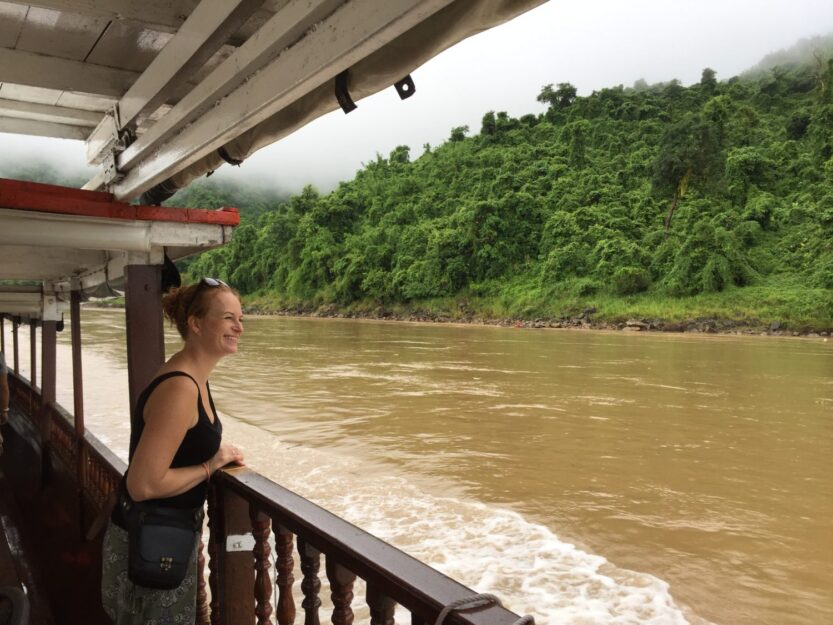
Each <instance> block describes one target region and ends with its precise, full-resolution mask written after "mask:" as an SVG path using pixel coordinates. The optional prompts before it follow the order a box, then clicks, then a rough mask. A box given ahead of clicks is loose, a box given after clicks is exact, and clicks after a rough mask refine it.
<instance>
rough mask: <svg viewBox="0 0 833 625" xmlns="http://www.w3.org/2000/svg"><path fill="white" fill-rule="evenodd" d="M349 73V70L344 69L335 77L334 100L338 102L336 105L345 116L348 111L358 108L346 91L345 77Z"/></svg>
mask: <svg viewBox="0 0 833 625" xmlns="http://www.w3.org/2000/svg"><path fill="white" fill-rule="evenodd" d="M349 71H350V70H349V69H345V70H344V71H343V72H341V73H340V74H339V75H338V76H336V88H335V93H336V100H338V104H339V106H340V107H341V110H342V111H344V113H345V114H347V113H349V112H350V111H355V110H356V108H358V107H357V106H356V103H355V102H353V98H351V97H350V92H349V91H347V77H348V72H349Z"/></svg>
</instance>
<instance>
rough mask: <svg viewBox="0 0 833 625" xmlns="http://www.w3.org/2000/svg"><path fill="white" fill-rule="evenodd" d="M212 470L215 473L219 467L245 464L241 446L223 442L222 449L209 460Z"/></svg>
mask: <svg viewBox="0 0 833 625" xmlns="http://www.w3.org/2000/svg"><path fill="white" fill-rule="evenodd" d="M208 464H209V467H210V469H211V472H212V473H214V471H216V470H217V469H221V468H223V467H224V466H226V465H228V464H234V465H237V466H243V465H244V464H245V463H244V462H243V452H242V451H240V448H239V447H237V446H236V445H233V444H231V443H223V444H222V445H220V449H218V450H217V453H216V454H214V457H213V458H212V459H211V460H210V461H209V463H208Z"/></svg>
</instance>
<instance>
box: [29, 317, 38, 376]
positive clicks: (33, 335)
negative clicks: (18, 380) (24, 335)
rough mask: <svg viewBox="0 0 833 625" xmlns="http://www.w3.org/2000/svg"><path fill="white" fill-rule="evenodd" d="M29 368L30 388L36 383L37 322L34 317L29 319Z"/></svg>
mask: <svg viewBox="0 0 833 625" xmlns="http://www.w3.org/2000/svg"><path fill="white" fill-rule="evenodd" d="M29 365H30V366H29V369H30V370H31V372H32V375H31V376H29V380H31V382H32V388H35V387H36V386H37V383H38V322H37V320H36V319H29Z"/></svg>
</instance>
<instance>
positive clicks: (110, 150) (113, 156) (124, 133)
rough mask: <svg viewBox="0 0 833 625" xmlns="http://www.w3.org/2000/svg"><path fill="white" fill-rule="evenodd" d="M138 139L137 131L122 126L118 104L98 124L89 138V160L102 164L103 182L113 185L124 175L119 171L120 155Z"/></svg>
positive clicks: (89, 161)
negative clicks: (118, 161)
mask: <svg viewBox="0 0 833 625" xmlns="http://www.w3.org/2000/svg"><path fill="white" fill-rule="evenodd" d="M135 139H136V133H135V132H134V131H133V130H132V129H130V128H122V127H121V122H120V120H119V108H118V104H115V105H113V108H112V109H111V110H110V111H108V112H107V114H106V115H104V117H103V118H102V120H101V121H100V122H99V124H98V126H96V128H95V130H93V131H92V132H91V133H90V136H89V137H88V138H87V142H86V143H87V162H88V163H90V164H92V165H101V166H102V171H101V182H102V184H103V185H105V186H107V185H111V184H115V183H117V182H119V181H120V180H122V178H124V175H123V174H122V173H121V172H119V170H118V165H117V160H118V155H119V154H121V153H122V152H124V150H125V149H127V146H129V145H130V144H131V143H133V141H135Z"/></svg>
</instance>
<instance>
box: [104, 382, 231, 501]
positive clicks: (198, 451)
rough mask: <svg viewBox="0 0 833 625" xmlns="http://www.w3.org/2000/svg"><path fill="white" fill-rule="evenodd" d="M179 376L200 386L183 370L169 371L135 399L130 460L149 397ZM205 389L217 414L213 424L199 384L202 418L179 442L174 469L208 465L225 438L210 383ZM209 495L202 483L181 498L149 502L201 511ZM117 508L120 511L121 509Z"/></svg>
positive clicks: (198, 408) (199, 408)
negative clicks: (206, 409) (161, 385)
mask: <svg viewBox="0 0 833 625" xmlns="http://www.w3.org/2000/svg"><path fill="white" fill-rule="evenodd" d="M178 375H184V376H185V377H188V378H191V380H193V382H194V384H197V381H196V380H194V378H192V377H191V376H190V375H188V374H187V373H185V372H184V371H169V372H168V373H163V374H162V375H160V376H159V377H157V378H155V379H154V380H153V381H152V382H151V383H150V384H149V385H148V387H147V388H146V389H145V390H144V391H142V393H141V394H140V395H139V399H138V400H136V410H135V411H134V412H133V416H132V418H131V420H130V456H129V459H130V460H133V453H134V452H135V451H136V447H137V446H138V445H139V438H140V437H141V436H142V432H143V431H144V429H145V418H144V411H145V404H147V401H148V398H150V396H151V394H152V393H153V391H154V390H156V387H157V386H159V385H160V384H161V383H162V382H164V381H165V380H167V379H168V378H172V377H174V376H178ZM205 388H206V390H207V391H208V403H209V405H210V406H211V412H213V413H214V423H212V422H211V420H210V419H209V418H208V414H206V412H205V408H203V404H202V395H201V394H200V387H199V384H197V413H198V414H199V418H198V419H197V424H196V425H195V426H194V427H192V428H190V429H189V430H188V431H187V432H186V433H185V438H183V439H182V443H180V445H179V449H177V450H176V453H175V454H174V458H173V460H172V461H171V468H172V469H178V468H180V467H189V466H192V465H195V464H202V463H203V462H207V461H208V460H210V459H211V458H212V457H213V456H214V454H216V453H217V450H218V449H219V448H220V440H221V439H222V435H223V424H222V423H220V418H219V417H218V416H217V409H216V408H215V407H214V399H213V398H212V397H211V389H210V388H209V386H208V382H207V381H206V383H205ZM128 470H129V468H128ZM125 475H126V474H125ZM207 494H208V482H200V483H199V484H197V485H196V486H194V487H193V488H191V489H190V490H187V491H185V492H184V493H180V494H179V495H175V496H173V497H165V498H163V499H152V500H150V502H152V503H157V504H159V505H163V506H169V507H171V508H199V507H202V505H203V504H204V503H205V498H206V495H207ZM116 509H118V506H117V507H116Z"/></svg>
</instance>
